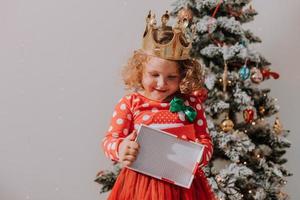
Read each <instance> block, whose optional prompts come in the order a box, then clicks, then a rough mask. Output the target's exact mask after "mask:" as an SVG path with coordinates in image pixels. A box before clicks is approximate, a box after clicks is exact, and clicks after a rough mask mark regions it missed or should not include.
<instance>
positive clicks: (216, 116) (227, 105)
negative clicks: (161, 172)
mask: <svg viewBox="0 0 300 200" xmlns="http://www.w3.org/2000/svg"><path fill="white" fill-rule="evenodd" d="M250 3H251V0H224V1H222V0H178V1H176V2H175V3H174V5H173V8H174V10H173V11H172V14H173V15H174V16H175V15H176V16H177V15H178V16H179V17H180V18H184V19H187V21H189V22H190V23H189V27H190V31H189V32H188V33H187V34H190V35H191V36H192V37H193V38H194V40H193V48H192V52H191V55H192V57H193V58H195V59H198V60H200V61H201V62H202V65H203V67H204V72H205V81H204V88H203V90H201V91H198V93H197V94H198V95H199V98H202V99H206V100H205V101H204V105H205V108H206V109H205V111H206V117H207V122H208V128H209V130H210V134H211V137H212V139H213V142H214V154H213V158H212V160H211V162H210V164H209V166H207V167H206V168H205V169H204V171H205V173H206V175H207V178H208V180H209V182H210V184H211V186H212V188H213V190H214V192H215V194H216V196H217V197H218V199H222V200H228V199H230V200H231V199H232V200H239V199H251V200H252V199H259V200H260V199H287V198H288V196H287V194H285V193H284V192H283V191H282V189H283V187H284V185H285V184H286V179H285V178H286V177H287V176H290V175H291V174H290V173H289V172H288V171H287V170H286V169H285V168H284V166H283V164H284V163H286V162H287V160H286V159H285V158H283V155H284V154H285V153H286V150H285V149H286V148H289V147H290V142H289V141H288V140H287V139H286V136H287V135H288V132H289V131H288V130H284V129H283V127H282V125H281V122H280V120H279V115H278V112H279V107H278V106H277V105H276V99H275V98H272V97H270V89H265V88H261V84H260V83H262V82H263V81H266V80H269V79H278V78H279V74H278V73H276V72H274V71H273V70H272V69H271V68H270V65H271V64H270V62H268V61H267V60H266V59H265V58H264V57H263V56H262V55H261V54H260V53H258V52H257V51H255V50H254V48H253V47H252V46H253V45H252V44H255V43H259V42H261V40H260V39H259V37H257V36H255V35H254V34H253V33H252V32H251V31H250V30H245V29H244V28H243V27H242V24H244V23H247V22H250V21H252V20H254V16H255V15H257V12H256V11H255V10H254V9H253V8H252V6H251V5H250ZM274 117H275V119H274ZM119 170H120V168H119V167H118V166H116V168H115V169H114V170H113V171H101V172H100V173H98V175H97V177H96V179H95V181H96V182H98V183H100V184H101V185H102V189H101V192H106V191H109V190H110V189H111V188H112V186H113V183H114V181H115V179H116V177H117V175H118V173H119Z"/></svg>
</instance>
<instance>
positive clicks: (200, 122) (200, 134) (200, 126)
mask: <svg viewBox="0 0 300 200" xmlns="http://www.w3.org/2000/svg"><path fill="white" fill-rule="evenodd" d="M194 102H195V104H194V105H195V108H196V110H197V117H196V119H195V121H194V127H195V131H196V142H199V143H201V144H203V145H204V151H203V156H202V160H201V163H200V167H204V166H206V165H207V164H208V162H209V160H210V159H211V156H212V153H213V144H212V141H211V137H210V135H209V131H208V128H207V122H206V116H205V113H204V109H203V106H202V104H201V102H200V101H199V99H197V98H195V99H194Z"/></svg>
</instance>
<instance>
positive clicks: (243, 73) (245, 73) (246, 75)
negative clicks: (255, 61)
mask: <svg viewBox="0 0 300 200" xmlns="http://www.w3.org/2000/svg"><path fill="white" fill-rule="evenodd" d="M239 75H240V78H241V79H243V80H246V79H247V78H249V77H250V69H249V68H248V67H247V65H244V66H243V67H242V68H241V69H240V70H239Z"/></svg>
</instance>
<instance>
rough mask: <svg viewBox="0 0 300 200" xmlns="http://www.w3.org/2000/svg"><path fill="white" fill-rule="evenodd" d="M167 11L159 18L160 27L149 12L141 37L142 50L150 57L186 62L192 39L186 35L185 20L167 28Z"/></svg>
mask: <svg viewBox="0 0 300 200" xmlns="http://www.w3.org/2000/svg"><path fill="white" fill-rule="evenodd" d="M168 21H169V14H168V11H166V13H165V14H164V15H163V16H162V17H161V22H162V24H161V26H160V27H158V26H156V19H155V15H154V14H153V13H151V11H150V12H149V14H148V16H147V17H146V24H147V25H146V30H145V32H144V36H143V45H142V50H143V51H144V52H145V53H147V54H150V55H154V56H157V57H160V58H163V59H169V60H186V59H189V58H190V55H189V52H190V49H191V48H192V43H191V41H192V38H188V36H187V34H185V33H186V27H187V20H183V21H180V20H178V21H177V24H176V25H175V26H174V27H171V26H168V25H167V23H168ZM166 36H171V38H172V39H171V40H170V41H168V42H166V41H160V40H161V38H164V37H166Z"/></svg>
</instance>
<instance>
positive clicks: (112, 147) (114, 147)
mask: <svg viewBox="0 0 300 200" xmlns="http://www.w3.org/2000/svg"><path fill="white" fill-rule="evenodd" d="M116 144H117V143H116V142H114V143H113V144H112V145H111V150H115V149H116Z"/></svg>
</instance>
